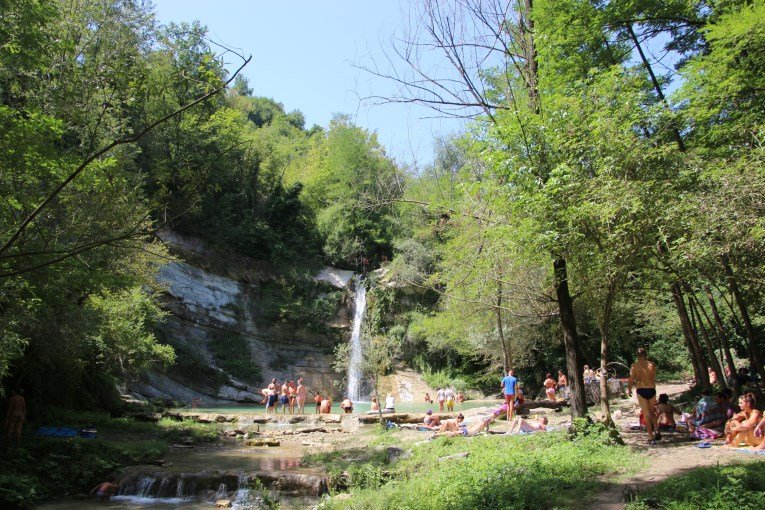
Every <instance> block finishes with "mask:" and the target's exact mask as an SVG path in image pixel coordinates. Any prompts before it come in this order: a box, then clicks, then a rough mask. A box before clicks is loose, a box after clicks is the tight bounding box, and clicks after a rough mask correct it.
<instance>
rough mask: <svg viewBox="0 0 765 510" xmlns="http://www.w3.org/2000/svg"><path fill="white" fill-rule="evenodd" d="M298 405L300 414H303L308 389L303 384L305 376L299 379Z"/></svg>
mask: <svg viewBox="0 0 765 510" xmlns="http://www.w3.org/2000/svg"><path fill="white" fill-rule="evenodd" d="M297 384H298V385H297V405H298V414H303V413H304V412H305V411H304V408H305V397H306V389H305V385H304V384H303V378H302V377H301V378H299V379H298V381H297Z"/></svg>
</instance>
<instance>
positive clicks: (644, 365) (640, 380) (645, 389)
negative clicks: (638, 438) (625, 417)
mask: <svg viewBox="0 0 765 510" xmlns="http://www.w3.org/2000/svg"><path fill="white" fill-rule="evenodd" d="M633 385H634V386H635V388H636V389H635V393H637V399H638V404H640V409H641V410H642V411H643V416H644V417H645V428H646V430H647V431H648V442H649V443H652V444H653V443H655V441H658V440H659V439H661V434H659V427H658V426H657V424H656V411H655V409H656V365H655V364H654V363H653V362H651V361H648V353H647V352H646V350H645V348H643V347H640V348H639V349H638V350H637V361H636V362H635V363H633V364H632V368H630V378H629V381H628V383H627V389H628V391H629V395H630V397H631V396H632V386H633Z"/></svg>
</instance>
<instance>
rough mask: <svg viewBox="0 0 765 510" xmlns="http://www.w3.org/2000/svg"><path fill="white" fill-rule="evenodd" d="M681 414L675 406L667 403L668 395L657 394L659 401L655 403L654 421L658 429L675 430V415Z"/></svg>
mask: <svg viewBox="0 0 765 510" xmlns="http://www.w3.org/2000/svg"><path fill="white" fill-rule="evenodd" d="M676 414H678V415H681V414H683V413H682V411H680V410H679V409H678V408H677V407H675V406H673V405H672V404H670V403H669V396H668V395H667V394H666V393H662V394H661V395H659V403H658V404H656V418H657V419H656V422H657V424H658V425H659V431H662V430H675V416H674V415H676Z"/></svg>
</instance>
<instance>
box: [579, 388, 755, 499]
mask: <svg viewBox="0 0 765 510" xmlns="http://www.w3.org/2000/svg"><path fill="white" fill-rule="evenodd" d="M657 390H658V393H667V394H668V395H669V397H670V402H672V401H673V396H676V395H679V394H681V393H682V392H684V391H687V390H688V386H687V385H686V384H660V385H658V387H657ZM614 409H619V410H621V411H622V418H620V419H617V420H614V421H616V422H617V425H619V426H620V429H621V430H622V438H623V439H624V441H625V442H626V443H627V444H628V445H630V446H631V447H632V448H633V450H634V451H637V452H640V453H643V454H645V455H646V456H647V458H648V462H649V467H648V468H647V469H645V470H643V471H640V472H638V473H636V474H634V475H632V476H628V477H626V478H623V479H609V480H605V481H606V482H607V483H609V484H610V485H609V487H608V489H606V490H605V491H604V492H602V493H600V494H599V495H598V496H597V497H596V498H595V500H594V501H593V503H592V505H591V508H597V509H604V510H617V509H622V508H624V506H625V504H626V503H627V502H629V501H631V500H632V499H633V498H634V496H635V494H637V493H639V492H643V491H644V490H645V489H647V488H648V487H650V486H652V485H654V484H656V483H658V482H661V481H663V480H666V479H667V478H669V477H672V476H676V475H682V474H684V473H686V472H688V471H690V470H692V469H694V468H698V467H707V466H715V465H722V464H730V463H734V462H758V461H759V462H761V461H765V455H754V454H751V453H745V452H740V451H736V450H732V449H728V448H723V447H722V444H723V442H722V440H717V441H713V442H712V443H713V446H712V447H711V448H698V446H697V444H698V443H699V441H698V440H693V439H690V438H689V437H688V434H687V433H681V432H673V433H662V438H663V439H662V440H661V442H660V443H659V444H658V445H648V444H646V440H647V435H646V433H645V432H642V431H641V432H633V431H624V427H625V426H628V424H629V423H632V422H637V421H638V415H639V412H640V411H639V408H638V405H637V402H636V401H634V400H622V401H619V402H618V403H616V405H614V406H613V407H612V411H613V410H614Z"/></svg>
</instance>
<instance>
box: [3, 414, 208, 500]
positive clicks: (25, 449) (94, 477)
mask: <svg viewBox="0 0 765 510" xmlns="http://www.w3.org/2000/svg"><path fill="white" fill-rule="evenodd" d="M49 423H56V424H59V425H64V426H70V427H73V428H81V427H84V426H86V425H87V426H89V427H94V428H96V429H97V430H98V439H77V438H47V437H36V436H33V435H32V430H34V429H35V428H36V427H37V426H38V424H33V426H32V427H31V429H27V430H26V431H25V435H24V436H23V440H22V443H21V445H20V446H12V447H10V448H8V449H7V450H6V452H5V454H4V455H3V456H2V458H0V508H16V507H25V506H26V505H30V504H33V503H35V502H38V501H41V500H44V499H48V498H55V497H61V496H69V495H73V494H83V493H87V492H88V491H89V490H90V489H91V488H92V487H94V486H95V485H96V484H98V483H100V482H103V481H104V480H105V479H106V478H108V477H110V476H113V475H116V474H117V473H118V472H119V471H120V470H122V469H123V468H124V467H125V466H130V465H136V464H145V463H152V462H155V461H156V460H157V459H160V458H162V457H163V456H164V454H165V453H166V452H167V450H168V446H169V444H172V443H175V442H178V441H181V440H183V441H191V442H194V443H200V442H209V441H214V440H216V439H217V438H218V425H217V424H199V423H192V422H187V421H183V422H178V421H172V420H161V421H160V422H158V423H145V422H140V421H136V420H134V419H132V418H110V417H109V416H108V415H106V414H104V413H71V412H65V413H64V412H62V413H57V417H56V420H55V421H52V422H49Z"/></svg>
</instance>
